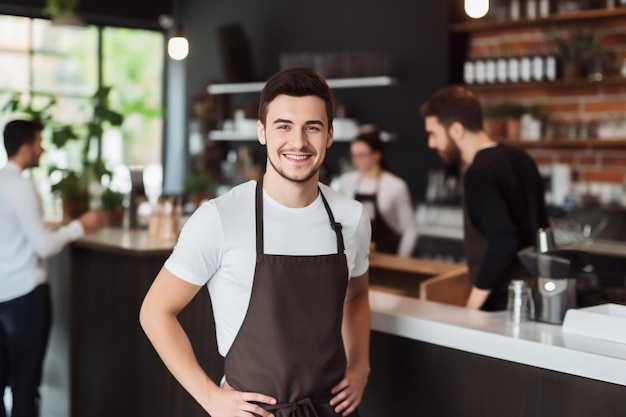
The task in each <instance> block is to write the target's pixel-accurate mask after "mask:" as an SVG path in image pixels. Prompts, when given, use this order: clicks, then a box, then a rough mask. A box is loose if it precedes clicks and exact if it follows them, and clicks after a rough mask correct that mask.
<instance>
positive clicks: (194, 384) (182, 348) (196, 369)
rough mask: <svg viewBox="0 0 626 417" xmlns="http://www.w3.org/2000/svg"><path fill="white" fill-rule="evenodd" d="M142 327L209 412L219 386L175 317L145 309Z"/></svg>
mask: <svg viewBox="0 0 626 417" xmlns="http://www.w3.org/2000/svg"><path fill="white" fill-rule="evenodd" d="M141 325H142V327H143V329H144V331H145V333H146V335H147V336H148V339H150V342H151V343H152V345H153V346H154V349H155V350H156V351H157V353H158V355H159V357H160V358H161V360H162V361H163V363H164V364H165V366H166V367H167V369H168V370H169V371H170V372H171V373H172V375H173V376H174V378H176V380H177V381H178V382H179V383H180V384H181V385H182V387H183V388H184V389H185V390H186V391H187V392H189V394H190V395H191V396H192V397H193V398H194V399H195V400H196V401H197V402H198V403H199V404H200V405H202V406H203V407H204V408H205V409H206V407H207V401H208V399H209V397H210V393H211V392H212V391H214V390H215V389H217V388H218V386H217V385H216V384H215V383H214V382H213V381H212V380H211V379H210V378H209V377H208V375H207V374H206V373H205V372H204V370H203V369H202V367H201V366H200V364H199V363H198V361H197V359H196V356H195V354H194V352H193V348H192V346H191V342H190V341H189V338H188V337H187V334H186V333H185V331H184V330H183V328H182V326H181V325H180V323H179V322H178V320H177V318H176V316H175V315H172V314H168V313H156V312H151V311H149V307H148V310H144V309H142V315H141Z"/></svg>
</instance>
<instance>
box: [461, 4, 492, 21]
mask: <svg viewBox="0 0 626 417" xmlns="http://www.w3.org/2000/svg"><path fill="white" fill-rule="evenodd" d="M464 2H465V3H464V8H465V13H466V14H467V15H468V16H469V17H471V18H473V19H480V18H481V17H484V16H485V15H486V14H487V12H488V11H489V0H464Z"/></svg>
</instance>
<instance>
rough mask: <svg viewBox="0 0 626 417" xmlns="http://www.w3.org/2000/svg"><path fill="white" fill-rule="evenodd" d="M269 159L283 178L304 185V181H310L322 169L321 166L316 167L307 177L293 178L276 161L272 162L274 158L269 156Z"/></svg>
mask: <svg viewBox="0 0 626 417" xmlns="http://www.w3.org/2000/svg"><path fill="white" fill-rule="evenodd" d="M267 160H268V161H269V163H270V165H271V166H272V168H273V169H274V171H276V173H277V174H278V175H280V176H281V177H282V178H284V179H286V180H287V181H289V182H292V183H294V184H299V185H302V184H304V183H307V182H309V181H310V180H311V179H312V178H313V177H315V175H317V173H318V172H319V170H320V167H317V168H315V169H314V170H312V171H311V172H310V173H309V174H308V175H307V176H306V177H304V178H292V177H290V176H288V175H287V174H285V173H284V172H283V171H282V170H281V169H279V168H278V167H277V166H276V165H274V162H272V158H270V157H269V156H268V157H267Z"/></svg>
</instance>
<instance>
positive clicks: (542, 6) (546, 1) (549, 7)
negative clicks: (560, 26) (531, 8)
mask: <svg viewBox="0 0 626 417" xmlns="http://www.w3.org/2000/svg"><path fill="white" fill-rule="evenodd" d="M553 12H554V8H553V4H552V0H539V17H548V16H550V14H552V13H553Z"/></svg>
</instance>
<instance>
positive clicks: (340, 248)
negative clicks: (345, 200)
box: [255, 177, 345, 254]
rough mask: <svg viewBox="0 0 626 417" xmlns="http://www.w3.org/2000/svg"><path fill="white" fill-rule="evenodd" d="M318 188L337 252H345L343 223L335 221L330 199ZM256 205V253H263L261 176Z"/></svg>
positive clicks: (257, 186) (257, 187) (258, 182)
mask: <svg viewBox="0 0 626 417" xmlns="http://www.w3.org/2000/svg"><path fill="white" fill-rule="evenodd" d="M317 190H318V191H319V193H320V196H321V197H322V202H323V203H324V208H325V209H326V213H328V218H329V219H330V227H331V228H332V229H333V230H334V231H335V235H336V237H337V253H339V254H343V253H344V251H345V246H344V243H343V233H341V223H337V222H335V216H333V212H332V210H331V209H330V206H329V205H328V201H326V197H324V194H323V193H322V190H320V189H319V187H317ZM255 207H256V210H255V212H256V253H257V254H263V253H264V248H263V242H264V239H263V177H261V178H260V179H259V180H258V181H257V183H256V195H255Z"/></svg>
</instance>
